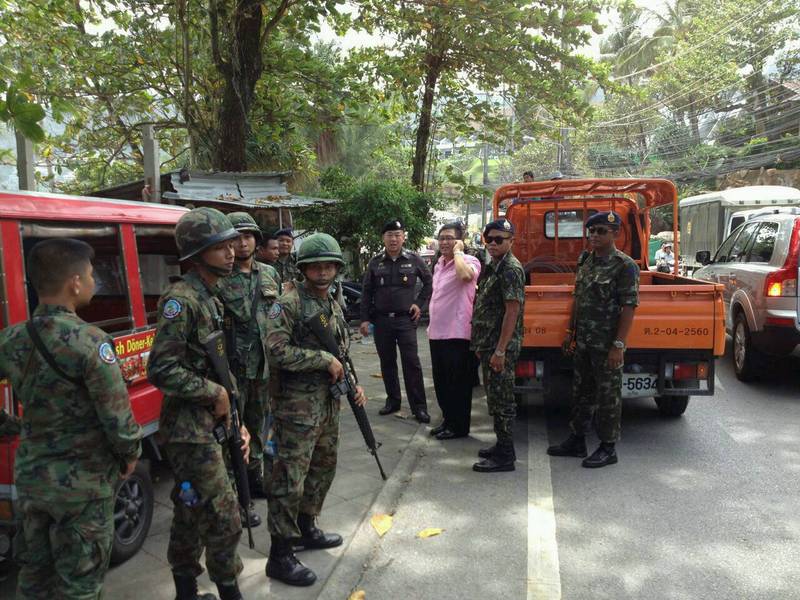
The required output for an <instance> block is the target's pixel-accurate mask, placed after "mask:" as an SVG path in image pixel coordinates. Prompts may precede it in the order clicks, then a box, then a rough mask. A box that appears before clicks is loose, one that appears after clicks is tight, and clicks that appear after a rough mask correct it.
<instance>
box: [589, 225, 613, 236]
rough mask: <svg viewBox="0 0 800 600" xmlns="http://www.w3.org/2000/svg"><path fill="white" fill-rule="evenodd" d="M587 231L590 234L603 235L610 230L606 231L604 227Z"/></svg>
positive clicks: (590, 228) (591, 228)
mask: <svg viewBox="0 0 800 600" xmlns="http://www.w3.org/2000/svg"><path fill="white" fill-rule="evenodd" d="M587 231H588V232H589V233H590V234H592V233H596V234H597V235H605V234H607V233H608V232H609V231H611V230H610V229H607V228H606V227H589V229H588V230H587Z"/></svg>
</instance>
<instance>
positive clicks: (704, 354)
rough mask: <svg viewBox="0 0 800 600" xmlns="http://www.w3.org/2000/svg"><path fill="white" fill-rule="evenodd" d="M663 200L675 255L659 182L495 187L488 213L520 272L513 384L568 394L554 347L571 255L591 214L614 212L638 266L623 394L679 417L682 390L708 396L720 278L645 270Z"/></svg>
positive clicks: (716, 352)
mask: <svg viewBox="0 0 800 600" xmlns="http://www.w3.org/2000/svg"><path fill="white" fill-rule="evenodd" d="M663 205H671V206H672V210H673V218H674V223H675V226H674V228H673V234H674V238H675V240H676V243H675V254H676V255H678V254H679V248H678V241H677V240H678V236H677V218H678V215H677V207H678V202H677V193H676V190H675V186H674V185H673V184H672V182H670V181H668V180H665V179H561V180H554V181H539V182H533V183H520V184H510V185H506V186H502V187H500V188H499V189H498V190H497V191H496V192H495V196H494V214H495V217H498V216H500V215H504V216H505V217H506V218H507V219H509V220H510V221H511V222H512V223H514V228H515V230H516V234H515V239H514V246H513V252H514V255H515V256H516V257H517V258H518V259H519V260H520V262H522V264H523V266H524V268H525V273H526V276H527V278H528V285H527V286H526V288H525V314H524V328H525V329H524V331H525V333H524V339H523V351H522V354H521V355H520V358H519V360H518V363H517V385H516V391H517V392H519V393H525V392H528V391H531V390H537V389H541V390H543V391H544V392H545V393H546V394H549V395H550V396H551V397H554V398H561V399H568V398H569V397H570V392H569V380H570V379H571V369H572V367H571V360H570V359H569V357H565V356H564V355H563V354H562V353H561V344H562V342H563V341H564V337H565V335H566V330H567V328H568V322H569V318H570V314H571V310H572V301H573V297H572V291H573V287H574V283H575V271H576V269H577V262H578V257H579V256H580V254H581V252H582V251H583V250H584V249H586V248H587V247H588V240H587V238H586V229H585V227H584V225H583V223H584V222H585V221H586V219H587V218H588V217H589V216H590V215H591V214H593V213H595V212H598V211H605V210H614V211H616V212H617V213H619V214H620V216H621V217H622V221H623V224H622V228H621V231H620V235H619V236H618V239H617V247H618V248H619V249H620V250H622V251H623V252H625V253H626V254H628V255H629V256H630V257H631V258H633V259H634V260H635V261H636V262H637V264H638V265H639V267H640V269H641V274H640V287H639V306H638V308H637V309H636V312H635V316H634V321H633V329H632V331H631V333H630V335H629V337H628V340H627V342H628V344H627V345H628V347H627V349H626V353H625V367H624V369H623V388H622V395H623V397H624V398H632V397H653V398H655V400H656V404H657V406H658V408H659V409H660V410H661V412H662V413H663V414H665V415H669V416H678V415H680V414H682V413H683V412H684V411H685V409H686V406H687V404H688V401H689V397H690V396H696V395H705V396H708V395H712V394H713V393H714V361H715V358H716V357H718V356H721V355H722V354H723V353H724V351H725V313H724V311H725V308H724V303H723V298H722V291H723V288H722V286H721V285H718V284H713V283H707V282H703V281H699V280H695V279H690V278H687V277H681V276H679V275H678V274H677V265H676V268H675V270H674V272H673V273H656V272H651V271H649V270H648V262H647V261H648V251H647V250H648V241H649V238H650V226H651V223H650V216H651V211H652V209H654V208H656V207H658V206H663Z"/></svg>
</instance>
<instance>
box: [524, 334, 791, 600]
mask: <svg viewBox="0 0 800 600" xmlns="http://www.w3.org/2000/svg"><path fill="white" fill-rule="evenodd" d="M798 382H800V359H798V358H797V357H790V358H788V359H785V360H776V361H775V362H774V364H773V365H772V368H771V370H770V372H769V373H765V374H764V377H763V379H762V381H760V382H758V383H753V384H744V383H741V382H739V381H738V380H737V379H736V377H735V375H734V373H733V368H732V363H731V358H730V349H729V350H728V354H727V355H726V357H725V358H723V359H721V360H719V361H718V363H717V390H716V395H715V396H713V397H698V398H693V399H692V400H691V401H690V403H689V407H688V409H687V411H686V414H685V415H684V416H683V417H681V418H678V419H665V418H663V417H661V416H660V415H659V414H658V412H657V410H656V408H655V404H654V402H653V401H652V400H635V401H629V402H627V403H626V404H625V407H624V412H623V426H622V440H621V442H620V443H619V444H618V452H619V457H620V462H619V464H617V465H614V466H610V467H606V468H603V469H597V470H590V469H583V468H582V467H581V466H580V461H579V459H571V458H558V459H557V458H553V459H551V460H550V470H551V482H552V490H553V506H554V511H555V520H556V534H555V537H556V542H557V543H556V544H555V546H556V548H557V550H556V552H557V569H558V571H559V575H560V583H561V594H562V597H563V598H565V599H569V600H579V599H584V598H585V599H589V598H591V599H593V600H594V599H598V598H614V599H620V598H656V599H659V600H660V599H664V600H667V599H669V600H671V599H684V598H685V599H699V598H726V599H727V598H741V599H745V598H746V599H756V598H764V599H778V598H780V599H788V598H800V567H798V561H797V553H798V551H800V388H798ZM530 410H531V415H530V417H531V418H535V413H536V412H538V411H541V410H542V409H541V407H539V408H538V409H537V407H536V406H535V405H534V406H533V407H531V409H530ZM546 413H547V425H548V436H549V441H550V443H554V442H558V441H560V440H561V439H562V438H564V437H565V436H566V434H567V426H566V423H567V416H568V414H567V412H566V411H565V410H554V409H552V407H547V410H546ZM531 443H533V442H531ZM594 446H596V440H592V447H591V448H590V452H591V451H592V450H593V448H594ZM529 566H530V565H529Z"/></svg>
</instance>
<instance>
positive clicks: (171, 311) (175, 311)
mask: <svg viewBox="0 0 800 600" xmlns="http://www.w3.org/2000/svg"><path fill="white" fill-rule="evenodd" d="M182 310H183V306H181V303H180V302H178V301H177V300H175V299H174V298H172V299H170V300H167V301H166V302H165V303H164V310H163V312H162V314H163V315H164V318H165V319H174V318H175V317H177V316H178V315H179V314H181V311H182Z"/></svg>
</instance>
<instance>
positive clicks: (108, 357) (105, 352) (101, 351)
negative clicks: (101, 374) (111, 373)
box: [97, 342, 117, 365]
mask: <svg viewBox="0 0 800 600" xmlns="http://www.w3.org/2000/svg"><path fill="white" fill-rule="evenodd" d="M97 354H98V355H99V356H100V360H102V361H103V362H104V363H108V364H109V365H113V364H114V363H115V362H117V355H116V354H114V348H113V347H112V346H111V344H109V343H108V342H103V343H102V344H100V347H99V348H98V349H97Z"/></svg>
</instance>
